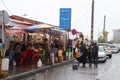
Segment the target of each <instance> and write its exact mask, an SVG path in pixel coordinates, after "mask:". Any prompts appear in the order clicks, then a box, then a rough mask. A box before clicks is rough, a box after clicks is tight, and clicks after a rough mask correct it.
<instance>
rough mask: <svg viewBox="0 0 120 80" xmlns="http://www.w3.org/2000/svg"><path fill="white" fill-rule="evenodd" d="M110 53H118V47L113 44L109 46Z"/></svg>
mask: <svg viewBox="0 0 120 80" xmlns="http://www.w3.org/2000/svg"><path fill="white" fill-rule="evenodd" d="M109 46H110V49H111V52H112V53H118V47H117V45H115V44H109Z"/></svg>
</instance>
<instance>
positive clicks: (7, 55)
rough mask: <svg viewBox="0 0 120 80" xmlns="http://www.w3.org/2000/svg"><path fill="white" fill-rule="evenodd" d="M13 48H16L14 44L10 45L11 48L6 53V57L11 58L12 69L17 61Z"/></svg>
mask: <svg viewBox="0 0 120 80" xmlns="http://www.w3.org/2000/svg"><path fill="white" fill-rule="evenodd" d="M13 48H14V46H13V44H10V45H9V48H8V49H7V51H6V53H5V56H6V57H8V58H9V65H10V67H12V66H13V61H14V60H15V52H14V49H13Z"/></svg>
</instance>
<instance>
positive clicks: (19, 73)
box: [0, 59, 72, 80]
mask: <svg viewBox="0 0 120 80" xmlns="http://www.w3.org/2000/svg"><path fill="white" fill-rule="evenodd" d="M71 61H72V59H71V60H66V61H63V62H62V63H55V64H53V65H48V66H43V67H41V68H38V67H37V65H32V66H24V67H15V66H14V67H13V68H11V69H10V70H9V74H8V77H6V78H2V79H0V80H19V79H22V78H23V77H27V76H30V75H33V74H36V73H39V72H41V71H43V70H46V69H50V68H54V67H58V66H62V65H66V64H69V63H71Z"/></svg>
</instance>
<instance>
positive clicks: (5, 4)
mask: <svg viewBox="0 0 120 80" xmlns="http://www.w3.org/2000/svg"><path fill="white" fill-rule="evenodd" d="M1 2H2V4H3V5H4V7H5V8H6V9H7V11H8V12H9V13H10V14H12V12H11V11H10V10H9V9H8V7H7V6H6V4H5V3H4V1H3V0H1Z"/></svg>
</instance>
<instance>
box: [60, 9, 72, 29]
mask: <svg viewBox="0 0 120 80" xmlns="http://www.w3.org/2000/svg"><path fill="white" fill-rule="evenodd" d="M59 26H60V28H62V29H65V30H70V29H71V8H60V23H59Z"/></svg>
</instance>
